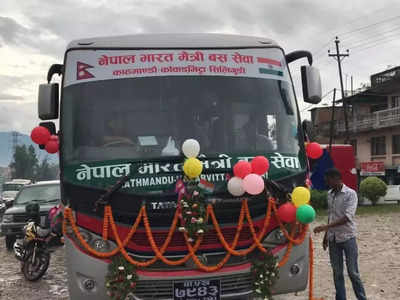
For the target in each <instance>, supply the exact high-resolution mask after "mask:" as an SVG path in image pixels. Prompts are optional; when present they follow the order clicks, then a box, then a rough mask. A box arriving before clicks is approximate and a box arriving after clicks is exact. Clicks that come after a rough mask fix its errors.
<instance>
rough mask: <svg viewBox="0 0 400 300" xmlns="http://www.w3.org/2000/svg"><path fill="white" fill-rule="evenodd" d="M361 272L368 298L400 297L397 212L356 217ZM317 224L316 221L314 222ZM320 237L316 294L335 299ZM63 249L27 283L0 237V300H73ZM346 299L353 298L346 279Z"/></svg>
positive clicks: (292, 299) (301, 299) (290, 298)
mask: <svg viewBox="0 0 400 300" xmlns="http://www.w3.org/2000/svg"><path fill="white" fill-rule="evenodd" d="M358 223H359V231H360V235H359V248H360V251H359V252H360V272H361V276H362V279H363V281H364V283H365V286H366V290H367V295H368V299H369V300H398V299H400V214H394V213H393V214H388V215H385V216H368V217H367V216H363V217H358ZM316 225H317V224H316ZM320 243H321V236H316V237H315V238H314V245H315V263H316V269H315V280H314V284H315V286H316V288H315V296H316V297H324V298H325V300H333V299H334V290H333V282H332V274H331V270H330V265H329V260H328V254H327V253H326V252H324V251H323V250H322V249H321V245H320ZM63 251H64V250H63V248H60V249H58V250H57V251H56V252H55V253H53V255H52V258H51V262H50V268H49V270H48V272H47V273H46V275H45V276H44V277H43V278H42V280H40V281H39V282H36V283H30V282H26V281H25V280H24V278H23V276H22V274H21V273H20V270H19V263H18V262H17V261H16V259H15V258H14V256H13V254H12V253H10V252H7V251H6V250H5V247H4V239H3V238H0V257H1V261H0V262H1V263H0V299H1V300H22V299H23V300H25V299H29V300H72V299H69V297H68V291H67V289H66V281H67V278H66V272H65V268H64V255H63ZM346 281H347V282H346V284H347V285H346V287H347V291H348V300H353V299H355V297H354V295H353V293H352V290H351V284H350V282H349V280H348V278H346ZM274 299H275V300H306V299H308V297H307V292H302V293H299V295H297V296H295V295H285V296H277V297H275V298H274Z"/></svg>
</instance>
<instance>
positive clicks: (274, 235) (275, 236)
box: [262, 227, 287, 248]
mask: <svg viewBox="0 0 400 300" xmlns="http://www.w3.org/2000/svg"><path fill="white" fill-rule="evenodd" d="M286 243H287V238H286V237H285V235H284V234H283V232H282V230H281V229H280V228H279V227H278V228H276V229H274V230H272V231H271V232H270V233H269V234H268V235H267V236H266V237H265V239H264V241H263V242H262V244H263V245H264V246H265V247H266V248H271V247H272V248H273V247H276V246H277V245H282V244H286Z"/></svg>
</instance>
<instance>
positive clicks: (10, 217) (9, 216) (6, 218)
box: [3, 214, 14, 223]
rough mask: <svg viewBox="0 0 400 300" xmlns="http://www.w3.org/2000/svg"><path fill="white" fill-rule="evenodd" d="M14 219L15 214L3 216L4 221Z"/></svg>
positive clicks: (7, 221) (8, 221)
mask: <svg viewBox="0 0 400 300" xmlns="http://www.w3.org/2000/svg"><path fill="white" fill-rule="evenodd" d="M13 221H14V216H13V215H7V214H6V215H4V216H3V223H12V222H13Z"/></svg>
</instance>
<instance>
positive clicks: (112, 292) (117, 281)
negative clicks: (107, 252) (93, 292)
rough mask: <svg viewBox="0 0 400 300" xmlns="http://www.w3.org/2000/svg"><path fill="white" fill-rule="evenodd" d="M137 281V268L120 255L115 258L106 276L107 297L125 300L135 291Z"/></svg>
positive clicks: (113, 299)
mask: <svg viewBox="0 0 400 300" xmlns="http://www.w3.org/2000/svg"><path fill="white" fill-rule="evenodd" d="M137 280H138V276H137V274H136V267H135V266H134V265H132V264H130V263H129V262H128V261H127V260H126V259H125V258H124V257H123V256H122V255H120V254H119V255H116V256H113V258H112V259H111V263H110V264H109V265H108V273H107V275H106V289H107V295H108V296H109V297H110V298H111V299H112V300H125V299H126V298H127V296H128V295H129V294H130V293H131V292H134V291H135V288H136V282H137Z"/></svg>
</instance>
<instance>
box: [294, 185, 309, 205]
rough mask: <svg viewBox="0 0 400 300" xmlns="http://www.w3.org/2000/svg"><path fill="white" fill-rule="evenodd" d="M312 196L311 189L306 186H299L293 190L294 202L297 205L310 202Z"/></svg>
mask: <svg viewBox="0 0 400 300" xmlns="http://www.w3.org/2000/svg"><path fill="white" fill-rule="evenodd" d="M310 198H311V194H310V190H309V189H307V188H305V187H302V186H298V187H296V188H295V189H294V190H293V192H292V202H293V204H294V206H296V207H299V206H302V205H304V204H308V203H309V202H310Z"/></svg>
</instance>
